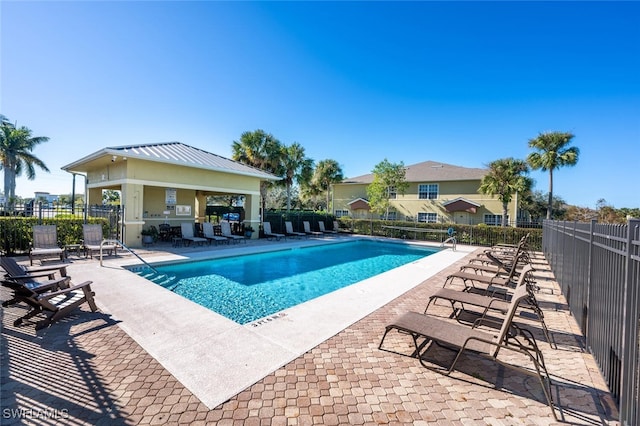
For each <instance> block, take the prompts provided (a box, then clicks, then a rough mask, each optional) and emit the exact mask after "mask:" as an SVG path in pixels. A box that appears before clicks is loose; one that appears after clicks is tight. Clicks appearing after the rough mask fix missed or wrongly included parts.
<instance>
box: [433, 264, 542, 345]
mask: <svg viewBox="0 0 640 426" xmlns="http://www.w3.org/2000/svg"><path fill="white" fill-rule="evenodd" d="M533 271H534V269H533V267H532V266H531V265H526V266H525V267H524V268H523V269H522V272H521V273H520V276H519V278H518V282H517V283H516V287H520V286H525V287H526V288H527V292H528V297H527V298H526V301H525V303H521V306H522V307H523V308H527V309H531V310H532V311H533V312H534V313H535V314H536V316H537V317H538V320H539V321H540V325H541V326H542V331H543V333H544V336H545V338H546V339H547V342H549V345H550V346H551V347H554V344H553V342H552V341H551V338H550V336H549V330H548V328H547V325H546V323H545V321H544V314H543V312H542V309H540V305H539V304H538V301H537V300H536V297H535V295H534V290H535V289H536V284H535V281H534V280H533V278H532V275H533ZM438 299H440V300H446V301H448V302H449V303H451V308H452V309H453V314H452V316H453V317H455V318H456V319H457V320H458V321H460V322H474V321H476V320H477V319H478V318H483V317H485V316H486V315H487V314H488V312H489V311H490V310H491V311H500V312H506V311H507V310H508V308H509V303H510V302H509V301H508V300H505V299H503V298H496V297H491V296H485V295H482V294H477V293H471V292H468V291H459V290H454V289H451V288H441V289H439V290H437V291H436V292H435V293H434V294H432V295H431V296H430V297H429V302H428V303H427V307H426V308H425V309H424V313H425V314H426V313H427V310H428V309H429V306H430V305H431V303H432V302H435V301H436V300H438ZM469 306H473V307H476V308H481V309H482V312H473V313H472V312H470V311H469V310H467V308H468V307H469Z"/></svg>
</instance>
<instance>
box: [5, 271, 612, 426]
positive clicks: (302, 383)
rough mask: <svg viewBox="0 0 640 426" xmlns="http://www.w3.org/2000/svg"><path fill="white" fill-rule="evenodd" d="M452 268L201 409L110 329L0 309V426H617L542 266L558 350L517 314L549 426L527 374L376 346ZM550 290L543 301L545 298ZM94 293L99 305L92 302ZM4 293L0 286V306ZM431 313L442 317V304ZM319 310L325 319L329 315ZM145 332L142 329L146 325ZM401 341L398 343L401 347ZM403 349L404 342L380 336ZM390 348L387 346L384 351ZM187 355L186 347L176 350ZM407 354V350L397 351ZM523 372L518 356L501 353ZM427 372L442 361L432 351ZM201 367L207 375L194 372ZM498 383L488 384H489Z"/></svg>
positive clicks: (101, 323) (440, 353) (107, 322)
mask: <svg viewBox="0 0 640 426" xmlns="http://www.w3.org/2000/svg"><path fill="white" fill-rule="evenodd" d="M465 262H466V260H463V261H461V262H458V264H456V265H452V266H451V267H449V268H447V269H446V270H444V271H443V272H441V273H440V274H438V275H436V276H434V277H433V278H431V279H429V280H427V281H425V282H424V283H423V284H421V285H420V286H418V287H416V288H415V289H413V290H411V291H409V292H408V293H406V294H404V295H403V296H401V297H399V298H398V299H396V300H394V301H393V302H391V303H389V304H388V305H386V306H384V307H383V308H381V309H379V310H377V311H376V312H374V313H372V314H371V315H369V316H367V317H365V318H363V319H362V320H360V321H358V322H357V323H355V324H353V325H352V326H350V327H348V328H347V329H345V330H344V331H342V332H341V333H339V334H337V335H336V336H334V337H332V338H331V339H329V340H327V341H325V342H324V343H322V344H320V345H318V346H317V347H315V348H314V349H312V350H310V351H309V352H307V353H305V354H303V355H302V356H300V357H299V358H297V359H296V360H294V361H293V362H291V363H289V364H287V365H285V366H283V367H282V368H279V369H277V370H276V371H275V372H274V373H272V374H270V375H268V376H266V377H265V378H264V379H262V380H261V381H259V382H258V383H256V384H254V385H253V386H251V387H249V388H248V389H246V390H244V391H242V392H240V393H239V394H238V395H236V396H235V397H233V398H231V399H230V400H229V401H227V402H225V403H224V404H221V405H220V406H218V407H216V408H214V409H212V410H209V409H208V408H207V407H206V406H204V405H203V404H202V403H201V402H200V401H199V400H198V399H197V398H196V397H194V396H193V395H192V394H191V392H190V391H189V390H188V389H186V388H185V387H184V386H182V385H181V384H180V383H179V382H178V381H177V380H176V379H175V378H174V377H173V376H172V375H171V374H169V373H168V372H167V371H166V370H165V369H164V368H163V367H162V365H160V364H159V363H158V362H157V361H156V360H155V359H154V358H153V357H152V356H150V355H149V354H148V353H146V352H145V351H144V350H143V349H142V348H141V347H140V346H139V345H138V344H137V343H136V342H135V341H134V340H133V339H132V338H130V337H129V336H128V335H127V334H126V333H125V332H124V331H123V330H122V329H120V328H119V327H118V325H117V319H114V318H110V317H108V316H106V315H104V314H102V313H100V312H96V313H91V312H89V311H88V310H87V309H86V308H83V309H82V310H81V311H80V310H79V311H77V313H75V314H74V315H72V316H70V317H68V318H67V319H65V320H63V321H62V322H59V323H56V324H54V325H53V326H51V327H50V328H49V329H46V330H42V331H39V332H37V333H36V332H35V331H34V327H33V323H30V322H27V323H25V324H24V325H22V326H19V327H14V326H13V320H14V319H15V318H16V317H17V316H19V315H21V314H22V312H23V311H24V307H21V306H19V305H14V306H12V307H9V308H7V309H3V313H2V323H3V330H2V342H1V343H2V345H1V346H2V348H1V349H2V351H1V356H2V359H1V361H2V371H1V377H0V379H1V385H2V396H1V400H0V402H1V406H2V413H1V420H0V423H2V424H34V425H50V424H60V425H96V424H97V425H100V424H105V425H117V424H126V425H134V424H145V425H148V424H156V425H160V424H219V425H242V424H244V425H312V424H321V425H380V424H406V425H421V424H422V425H424V424H438V425H447V424H450V425H547V424H576V425H595V424H599V425H601V424H607V425H615V424H617V422H616V420H615V418H614V416H615V414H612V413H611V412H610V411H608V410H607V409H605V407H611V406H612V404H611V403H610V401H611V396H610V394H609V393H608V391H607V390H606V386H605V384H604V382H603V380H602V377H601V375H600V373H599V371H598V368H597V366H596V364H595V362H594V360H593V358H592V357H591V356H590V355H589V354H587V353H586V352H585V351H584V347H583V339H582V337H581V336H580V333H579V328H578V327H577V325H576V324H575V321H574V320H573V318H572V317H571V315H570V313H569V312H568V310H567V306H566V304H565V302H564V299H563V298H562V297H561V296H559V295H558V291H559V290H558V287H557V284H556V283H555V282H554V281H553V279H552V277H551V274H550V273H549V271H548V267H547V266H546V264H545V263H544V262H541V263H538V264H537V265H536V266H537V268H538V272H536V275H537V277H538V282H539V283H540V285H541V287H542V289H543V290H542V291H541V293H540V294H539V298H540V301H541V305H542V307H543V309H544V312H545V320H546V322H547V324H548V326H549V328H550V330H551V334H552V338H553V340H555V342H556V343H557V344H558V349H552V348H551V347H550V346H549V344H548V343H547V342H546V341H545V340H544V337H543V336H542V334H541V333H540V327H539V323H538V322H537V321H535V320H532V319H528V318H527V317H523V318H519V319H518V321H520V322H522V323H524V324H528V325H529V326H530V328H531V329H532V330H533V331H534V333H535V334H536V337H537V338H538V339H539V343H540V346H541V349H542V350H543V352H544V355H545V361H546V363H547V366H548V368H549V370H550V373H551V375H552V379H553V381H554V384H553V387H552V390H553V397H554V399H555V402H556V404H557V405H558V407H559V408H558V409H557V410H556V411H557V413H558V416H559V419H560V421H556V420H554V418H553V415H552V414H551V411H550V410H549V408H548V407H547V405H546V402H545V399H544V396H543V394H542V390H541V387H540V384H539V382H538V381H537V379H536V378H535V377H531V376H528V375H525V374H522V373H520V372H518V371H515V370H511V369H508V368H504V367H501V366H500V365H498V364H495V363H493V362H490V361H484V360H481V359H480V358H478V357H474V356H465V358H464V359H463V360H462V361H461V362H460V363H459V364H458V370H456V371H455V372H454V373H453V374H452V375H451V376H445V375H442V374H440V373H437V372H434V371H431V370H428V369H425V368H424V367H422V366H421V365H420V363H419V362H418V360H417V359H415V358H412V357H409V356H400V355H396V354H393V353H389V352H385V351H381V350H379V349H378V344H379V342H380V338H381V336H382V333H383V331H384V327H385V325H386V324H387V323H388V322H389V321H390V320H391V319H392V318H393V317H394V316H396V315H398V314H400V313H403V312H406V311H407V310H416V311H422V310H423V309H424V306H425V303H426V300H427V299H428V296H429V295H430V294H432V293H433V291H434V290H435V289H436V288H438V287H439V286H441V285H442V282H443V280H444V277H446V275H448V274H449V273H451V272H452V271H454V270H457V269H458V266H459V265H460V264H462V263H465ZM551 290H554V294H550V293H551ZM96 297H98V298H99V297H100V295H99V294H98V295H97V296H96ZM8 298H9V294H8V292H7V290H6V289H3V290H2V300H7V299H8ZM434 313H435V314H443V315H446V313H447V308H446V307H445V306H444V305H440V306H436V307H435V308H434ZM330 314H331V313H330V312H327V315H330ZM149 323H150V327H153V326H160V325H159V324H156V325H154V324H153V318H149ZM403 339H404V340H403ZM391 341H392V344H393V345H396V347H400V348H405V349H409V348H410V344H411V341H410V339H409V338H408V336H401V335H397V336H395V337H393V338H391ZM394 342H395V343H394ZM185 350H188V348H185ZM407 353H410V351H408V352H407ZM505 359H507V360H509V361H512V362H520V363H521V364H522V365H526V360H524V361H522V360H521V361H518V360H517V359H516V358H511V359H510V358H509V357H506V358H505ZM428 360H429V361H430V362H432V363H433V365H434V366H435V367H437V366H442V365H447V363H448V362H450V361H451V360H452V353H451V352H450V351H447V350H444V349H438V348H436V349H435V350H433V351H431V350H430V354H429V358H428ZM202 368H207V366H206V365H203V366H202ZM496 384H497V386H496Z"/></svg>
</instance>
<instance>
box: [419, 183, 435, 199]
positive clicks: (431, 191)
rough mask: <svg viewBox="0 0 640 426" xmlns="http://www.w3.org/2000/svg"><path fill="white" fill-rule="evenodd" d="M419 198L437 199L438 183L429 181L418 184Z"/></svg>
mask: <svg viewBox="0 0 640 426" xmlns="http://www.w3.org/2000/svg"><path fill="white" fill-rule="evenodd" d="M418 198H419V199H421V200H435V199H436V198H438V184H437V183H429V184H421V185H418Z"/></svg>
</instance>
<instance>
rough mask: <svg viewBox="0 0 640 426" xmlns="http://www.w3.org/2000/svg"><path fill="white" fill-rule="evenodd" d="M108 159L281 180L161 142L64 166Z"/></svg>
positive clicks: (114, 150) (108, 150) (110, 151)
mask: <svg viewBox="0 0 640 426" xmlns="http://www.w3.org/2000/svg"><path fill="white" fill-rule="evenodd" d="M104 155H117V156H122V157H128V158H138V159H142V160H149V161H156V162H159V163H171V164H177V165H182V166H187V167H197V168H202V169H208V170H215V171H222V172H227V173H234V174H242V175H248V176H255V177H259V178H263V179H270V180H275V179H280V178H279V177H277V176H274V175H272V174H271V173H267V172H264V171H262V170H260V169H257V168H255V167H251V166H248V165H246V164H242V163H240V162H238V161H234V160H230V159H228V158H225V157H222V156H220V155H216V154H212V153H210V152H207V151H204V150H202V149H199V148H195V147H192V146H190V145H185V144H183V143H181V142H161V143H152V144H140V145H126V146H113V147H107V148H104V149H102V150H100V151H98V152H95V153H93V154H91V155H89V156H87V157H85V158H83V159H82V160H78V161H76V162H74V163H72V164H69V165H67V166H64V167H63V169H71V168H73V166H74V165H77V164H80V163H83V162H86V161H89V160H92V159H94V158H98V157H102V156H104Z"/></svg>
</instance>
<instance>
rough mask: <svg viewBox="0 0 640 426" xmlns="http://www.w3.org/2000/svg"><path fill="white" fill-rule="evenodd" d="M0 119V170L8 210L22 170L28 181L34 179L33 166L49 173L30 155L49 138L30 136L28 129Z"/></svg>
mask: <svg viewBox="0 0 640 426" xmlns="http://www.w3.org/2000/svg"><path fill="white" fill-rule="evenodd" d="M0 118H1V120H0V121H1V124H0V164H1V166H0V169H1V170H4V195H5V208H8V207H9V206H10V205H11V204H12V203H13V201H12V200H13V199H14V198H15V196H16V177H17V176H21V175H22V172H23V170H24V171H26V173H27V178H28V179H29V180H33V179H35V177H36V171H35V166H38V167H39V168H41V169H42V170H44V171H45V172H49V169H48V168H47V166H46V165H45V164H44V162H43V161H42V160H40V159H39V158H38V157H36V156H34V155H33V154H32V153H31V151H33V149H34V148H35V147H36V145H38V144H41V143H43V142H46V141H48V140H49V138H48V137H46V136H32V135H31V130H30V129H28V128H26V127H20V128H16V127H15V126H14V125H12V124H10V123H9V122H8V121H7V120H6V117H4V116H2V117H0Z"/></svg>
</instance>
